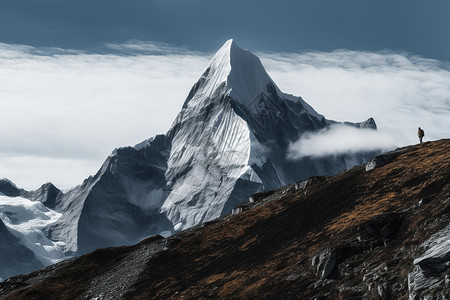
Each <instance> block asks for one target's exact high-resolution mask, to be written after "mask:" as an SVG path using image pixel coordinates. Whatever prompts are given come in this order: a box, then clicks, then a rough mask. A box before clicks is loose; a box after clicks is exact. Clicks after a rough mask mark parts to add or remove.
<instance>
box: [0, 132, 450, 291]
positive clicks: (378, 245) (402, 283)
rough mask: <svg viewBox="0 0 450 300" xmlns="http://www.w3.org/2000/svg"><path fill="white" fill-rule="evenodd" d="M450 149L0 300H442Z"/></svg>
mask: <svg viewBox="0 0 450 300" xmlns="http://www.w3.org/2000/svg"><path fill="white" fill-rule="evenodd" d="M449 213H450V140H440V141H435V142H428V143H424V144H422V145H415V146H410V147H405V148H401V149H397V150H395V151H393V152H390V153H387V154H384V155H381V156H378V157H376V158H375V159H374V160H372V161H371V162H369V163H368V164H367V165H364V166H358V167H354V168H352V169H351V170H349V171H347V172H345V173H342V174H340V175H337V176H333V177H312V178H309V179H307V180H304V181H302V182H297V183H295V184H291V185H289V186H286V187H284V188H281V189H278V190H275V191H269V192H264V193H260V194H256V195H254V196H253V197H252V198H251V199H250V201H249V202H247V203H244V204H242V205H240V206H239V207H236V208H235V209H233V212H232V213H231V214H228V215H226V216H224V217H221V218H220V219H217V220H215V221H211V222H208V223H205V224H203V225H201V226H197V227H194V228H191V229H188V230H185V231H183V232H181V233H179V234H177V235H174V236H172V237H170V238H163V237H161V236H154V237H150V238H148V239H146V240H144V241H142V242H141V243H139V244H137V245H135V246H131V247H116V248H107V249H100V250H96V251H94V252H92V253H89V254H87V255H84V256H81V257H77V258H73V259H69V260H67V261H64V262H62V263H59V264H56V265H52V266H50V267H47V268H45V269H43V270H40V271H36V272H34V273H31V274H29V275H24V276H16V277H13V278H10V279H8V280H6V281H5V282H3V283H0V295H1V296H0V298H1V299H122V298H124V299H153V298H156V299H199V298H211V299H217V298H222V299H238V298H239V299H255V298H259V299H261V298H263V299H264V298H266V299H291V298H292V299H449V294H450V222H449V221H450V214H449Z"/></svg>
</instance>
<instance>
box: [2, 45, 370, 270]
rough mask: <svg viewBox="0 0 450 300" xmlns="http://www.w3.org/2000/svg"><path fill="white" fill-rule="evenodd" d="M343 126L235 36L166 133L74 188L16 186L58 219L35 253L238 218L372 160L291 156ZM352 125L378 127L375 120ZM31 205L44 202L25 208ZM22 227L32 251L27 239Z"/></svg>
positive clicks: (44, 229) (79, 249)
mask: <svg viewBox="0 0 450 300" xmlns="http://www.w3.org/2000/svg"><path fill="white" fill-rule="evenodd" d="M335 123H336V121H331V120H327V119H325V117H324V116H322V115H320V114H318V113H317V112H316V111H315V110H314V109H313V108H312V107H311V106H309V105H308V104H307V103H306V102H305V101H304V100H303V99H302V98H300V97H294V96H292V95H287V94H284V93H282V92H281V91H280V90H279V88H278V87H277V86H276V85H275V83H274V82H273V81H272V79H271V78H270V76H269V75H268V74H267V72H266V71H265V70H264V67H263V66H262V64H261V62H260V60H259V59H258V58H257V57H256V56H255V55H253V54H252V53H251V52H250V51H248V50H243V49H241V48H239V47H238V46H237V45H236V43H235V42H234V41H232V40H229V41H227V42H226V43H225V45H224V46H223V47H222V48H221V49H220V50H219V51H218V52H217V54H216V55H215V56H214V57H213V59H212V60H211V62H210V64H209V65H208V67H207V68H206V70H205V71H204V73H203V74H202V76H201V77H200V79H199V80H198V81H197V82H196V83H195V84H194V86H193V87H192V89H191V91H190V93H189V95H188V97H187V99H186V101H185V103H184V105H183V107H182V109H181V111H180V113H179V114H178V116H177V117H176V119H175V121H174V123H173V125H172V127H171V128H170V130H169V131H168V132H167V134H165V135H159V136H156V137H154V138H150V139H148V140H146V141H143V142H141V143H139V144H138V145H136V146H135V147H124V148H119V149H116V150H114V151H113V153H112V154H111V155H110V156H109V157H108V158H107V159H106V160H105V162H104V163H103V165H102V167H101V168H100V170H99V171H98V172H97V174H95V175H94V176H91V177H89V178H87V179H86V180H85V181H84V182H83V183H82V184H81V185H79V186H77V187H75V188H73V189H71V190H70V191H68V192H61V191H59V190H58V189H56V188H55V187H53V185H49V184H47V185H45V186H43V187H42V188H41V189H40V190H38V191H35V192H25V191H20V190H19V189H18V190H19V193H18V194H17V195H15V196H20V197H22V198H23V199H22V200H21V201H20V203H21V205H22V206H23V207H22V209H23V211H27V209H31V207H33V209H34V211H33V214H35V217H36V218H39V216H44V215H45V214H43V213H41V212H38V211H39V210H45V209H48V210H50V211H52V212H55V214H54V216H59V217H58V218H57V220H56V221H54V222H51V223H48V222H41V223H39V224H41V225H40V226H39V228H38V229H37V230H38V231H39V232H40V234H41V236H42V238H41V240H42V241H45V243H46V245H45V246H44V245H43V244H42V245H40V246H38V247H34V248H33V249H34V250H33V249H32V250H33V251H35V253H37V252H38V255H37V256H36V257H38V258H40V259H41V262H42V263H44V264H48V262H49V261H54V260H58V259H61V256H63V257H64V255H66V256H72V255H80V254H84V253H87V252H90V251H92V250H94V249H97V248H103V247H109V246H118V245H130V244H133V243H136V242H138V241H140V240H142V239H143V238H145V237H147V236H149V235H155V234H161V235H163V236H170V235H172V234H174V233H176V232H179V231H181V230H184V229H186V228H190V227H192V226H195V225H198V224H201V223H203V222H206V221H210V220H213V219H215V218H217V217H219V216H221V215H223V214H226V213H228V212H230V211H231V210H232V209H233V208H234V207H236V206H237V205H239V204H241V203H242V202H244V201H246V200H247V199H248V198H249V196H250V195H252V194H254V193H256V192H260V191H263V190H268V189H275V188H278V187H280V186H283V185H286V184H289V183H292V182H295V181H298V180H301V179H303V178H306V177H309V176H312V175H324V174H335V173H338V172H341V171H344V170H346V169H347V168H349V167H352V166H354V165H355V164H357V163H361V162H364V161H367V160H368V159H369V158H370V157H371V156H372V154H368V153H356V154H349V155H341V156H333V157H325V158H318V159H312V158H307V159H306V158H305V159H301V160H297V161H290V160H288V159H287V151H288V147H289V145H290V144H291V143H292V142H294V141H296V140H297V139H298V138H299V137H300V136H301V135H302V134H304V133H306V132H314V131H317V130H321V129H323V128H327V127H328V126H330V125H331V124H335ZM346 125H349V126H356V127H368V128H374V129H375V128H376V125H375V122H374V121H373V119H369V120H368V121H366V122H363V123H357V124H353V123H346ZM1 186H2V185H0V188H1ZM4 186H5V187H7V186H8V187H9V186H10V185H8V184H5V185H4ZM0 192H2V191H1V190H0ZM4 194H5V195H8V194H7V193H4ZM27 199H30V200H28V201H31V200H32V201H34V202H36V201H38V202H41V203H42V204H43V206H36V205H34V206H30V205H27V204H26V200H27ZM0 208H1V207H0ZM2 209H3V210H4V214H3V216H4V217H2V220H3V222H4V223H5V225H6V226H7V227H9V228H11V226H13V225H12V223H14V222H16V221H17V220H16V221H12V220H11V218H9V217H8V216H9V214H8V209H9V208H8V207H6V208H5V207H3V208H2ZM24 214H25V213H24ZM55 218H56V217H55ZM52 220H53V219H52ZM15 228H16V229H15V230H14V232H15V235H16V237H17V238H18V239H19V240H20V241H21V242H22V244H23V245H26V244H27V240H28V238H29V235H28V234H27V233H26V232H25V231H21V228H23V227H20V226H19V227H17V226H16V227H15ZM37 243H38V244H39V241H37ZM46 249H51V251H46ZM36 251H37V252H36ZM19 272H20V271H19ZM7 275H8V274H6V275H5V274H0V277H4V276H7Z"/></svg>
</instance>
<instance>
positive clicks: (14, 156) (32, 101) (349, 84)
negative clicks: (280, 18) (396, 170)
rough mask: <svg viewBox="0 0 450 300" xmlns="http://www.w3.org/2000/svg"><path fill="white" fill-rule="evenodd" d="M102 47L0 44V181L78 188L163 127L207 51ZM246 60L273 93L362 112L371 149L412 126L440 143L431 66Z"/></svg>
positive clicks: (288, 56)
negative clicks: (375, 130) (373, 131)
mask: <svg viewBox="0 0 450 300" xmlns="http://www.w3.org/2000/svg"><path fill="white" fill-rule="evenodd" d="M242 46H245V45H242ZM108 47H109V49H110V50H111V51H110V53H112V54H103V55H101V54H93V53H83V52H77V51H68V50H62V49H37V48H32V47H26V46H16V45H6V44H0V79H1V80H0V128H1V130H0V177H6V178H9V179H11V180H12V181H13V182H15V183H16V184H17V185H18V186H20V187H24V188H26V189H35V188H37V187H39V186H40V185H41V184H42V183H45V182H47V181H51V182H53V183H54V184H55V185H56V186H58V187H60V188H70V187H71V186H75V185H77V184H79V183H81V182H82V180H83V179H84V178H86V177H87V176H89V175H92V174H94V173H95V172H96V171H97V170H98V169H99V167H100V165H101V163H102V162H103V160H104V159H105V158H106V156H107V155H108V154H109V153H110V152H111V151H112V150H113V149H114V148H115V147H120V146H127V145H134V144H136V143H138V142H140V141H142V140H144V139H147V138H149V137H151V136H154V135H155V134H158V133H165V132H166V131H167V130H168V129H169V127H170V125H171V123H172V122H173V120H174V119H175V116H176V114H177V113H178V112H179V110H180V109H181V106H182V104H183V102H184V100H185V98H186V96H187V94H188V92H189V90H190V88H191V86H192V85H193V84H194V83H195V82H196V80H197V79H198V78H199V77H200V75H201V73H202V72H203V70H204V69H205V68H206V66H207V64H208V62H209V60H210V58H211V57H212V54H211V53H206V54H205V53H196V52H189V51H186V50H184V49H179V48H173V47H170V46H168V45H161V44H155V43H144V42H130V43H127V44H124V45H108ZM250 50H251V49H250ZM257 55H258V56H259V57H260V58H261V60H262V62H263V65H264V66H265V67H266V70H267V71H268V73H269V75H270V76H271V77H272V78H273V79H274V81H275V82H276V83H277V84H278V85H279V87H280V88H281V90H283V91H284V92H288V93H292V94H294V95H297V96H302V97H303V99H304V100H305V101H307V102H308V103H309V104H311V105H312V106H313V107H314V108H315V109H316V110H317V111H318V112H319V113H321V114H324V115H325V116H326V117H327V118H329V119H335V120H339V121H362V120H365V119H367V118H369V117H373V118H374V119H375V120H376V122H377V125H378V127H379V129H380V136H379V137H377V138H373V137H372V138H371V139H368V138H367V137H366V136H365V137H364V140H366V141H367V140H374V141H377V145H375V148H376V147H380V145H381V144H383V143H387V142H388V141H392V140H393V144H395V145H397V146H403V145H406V144H412V143H416V142H417V137H416V131H417V127H418V126H421V127H422V128H424V129H425V140H434V139H440V138H448V133H449V131H448V128H450V84H449V83H450V72H449V68H448V66H446V65H444V64H443V63H440V62H438V61H434V60H428V59H423V58H418V57H414V56H410V55H404V54H398V53H397V54H396V53H388V52H386V53H369V52H355V51H335V52H331V53H304V54H292V53H282V54H280V53H272V54H267V53H257ZM324 136H325V137H327V139H328V140H330V141H331V139H332V138H333V139H337V140H339V139H341V138H340V136H339V135H337V134H336V132H335V130H334V129H333V130H330V131H329V132H320V133H319V134H318V135H317V137H314V136H309V137H308V142H309V144H311V145H317V147H319V146H320V147H321V145H322V143H320V140H321V139H323V137H324ZM303 138H304V139H306V138H307V137H303ZM358 139H359V140H362V139H363V138H362V137H358V138H356V140H358ZM390 139H392V140H390ZM341 140H342V139H341ZM317 141H319V142H317ZM313 142H314V143H313ZM296 145H297V146H298V143H296ZM350 145H351V147H350ZM383 145H384V144H383ZM344 146H348V147H344ZM352 147H357V145H355V144H353V143H352V142H351V141H347V142H345V143H344V145H343V148H339V149H336V151H341V152H343V151H344V152H345V151H350V149H351V148H352ZM383 147H384V146H383ZM305 151H306V150H305ZM305 153H308V152H305Z"/></svg>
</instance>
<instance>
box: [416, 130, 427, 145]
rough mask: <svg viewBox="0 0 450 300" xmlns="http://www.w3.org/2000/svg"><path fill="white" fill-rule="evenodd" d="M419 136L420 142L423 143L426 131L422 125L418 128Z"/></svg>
mask: <svg viewBox="0 0 450 300" xmlns="http://www.w3.org/2000/svg"><path fill="white" fill-rule="evenodd" d="M417 136H418V137H419V142H420V143H421V144H422V139H423V137H424V136H425V131H423V129H422V128H420V127H419V129H418V130H417Z"/></svg>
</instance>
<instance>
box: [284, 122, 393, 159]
mask: <svg viewBox="0 0 450 300" xmlns="http://www.w3.org/2000/svg"><path fill="white" fill-rule="evenodd" d="M393 147H395V143H394V139H393V138H392V137H390V136H389V135H387V134H385V133H382V132H380V131H376V130H374V129H358V128H355V127H350V126H346V125H333V126H331V127H330V128H327V129H323V130H320V131H318V132H315V133H305V134H304V135H302V136H301V137H300V139H299V140H298V141H296V142H294V143H292V144H291V145H290V146H289V152H288V157H289V158H290V159H301V158H304V157H322V156H330V155H341V154H349V153H356V152H372V151H378V150H388V149H392V148H393Z"/></svg>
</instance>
